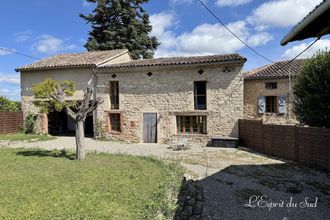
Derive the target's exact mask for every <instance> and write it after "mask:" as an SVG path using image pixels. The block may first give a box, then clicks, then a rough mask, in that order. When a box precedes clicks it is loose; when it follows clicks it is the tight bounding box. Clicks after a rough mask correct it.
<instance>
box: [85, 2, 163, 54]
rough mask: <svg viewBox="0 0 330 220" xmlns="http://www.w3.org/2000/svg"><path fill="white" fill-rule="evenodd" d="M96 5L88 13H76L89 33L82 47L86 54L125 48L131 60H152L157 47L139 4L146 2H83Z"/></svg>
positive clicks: (145, 14)
mask: <svg viewBox="0 0 330 220" xmlns="http://www.w3.org/2000/svg"><path fill="white" fill-rule="evenodd" d="M87 1H88V2H91V3H96V4H97V5H96V8H95V9H94V10H93V12H92V13H91V14H88V15H83V14H80V17H82V18H83V19H84V20H86V21H87V23H91V25H92V30H91V31H90V32H89V35H90V36H89V38H88V41H87V43H86V44H85V47H86V48H87V50H88V51H95V50H113V49H128V50H129V51H130V53H131V55H132V57H133V59H140V58H144V59H146V58H152V57H153V55H154V51H155V50H156V49H157V46H158V45H159V43H158V41H157V39H156V38H155V37H150V36H149V33H150V32H151V30H152V26H151V25H150V21H149V15H148V14H147V13H146V11H145V10H144V9H143V8H142V4H144V3H147V2H149V0H87Z"/></svg>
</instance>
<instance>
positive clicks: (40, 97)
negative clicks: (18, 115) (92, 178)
mask: <svg viewBox="0 0 330 220" xmlns="http://www.w3.org/2000/svg"><path fill="white" fill-rule="evenodd" d="M74 87H75V86H74V83H73V82H71V81H62V82H57V81H55V80H53V79H46V80H44V81H43V82H41V83H38V84H35V85H34V86H33V93H34V97H35V99H36V101H35V102H34V103H35V105H36V106H38V107H39V108H40V111H41V112H43V113H48V112H51V111H62V110H64V111H65V112H66V113H67V115H68V116H69V117H70V118H71V119H72V120H74V121H75V129H76V159H78V160H84V159H85V157H86V150H85V142H84V139H85V130H84V123H85V120H86V117H87V116H89V115H92V114H93V112H94V110H95V109H96V108H97V106H98V105H100V104H101V103H102V102H103V101H102V100H101V98H96V99H91V97H92V93H93V90H92V88H91V86H88V87H87V89H86V91H85V92H84V97H83V100H82V101H81V102H77V101H72V100H69V98H70V97H72V96H73V94H74V91H75V89H74Z"/></svg>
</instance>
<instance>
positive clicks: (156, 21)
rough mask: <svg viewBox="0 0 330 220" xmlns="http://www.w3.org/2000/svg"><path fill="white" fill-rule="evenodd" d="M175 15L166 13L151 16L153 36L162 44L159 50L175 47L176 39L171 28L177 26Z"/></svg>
mask: <svg viewBox="0 0 330 220" xmlns="http://www.w3.org/2000/svg"><path fill="white" fill-rule="evenodd" d="M174 20H175V19H174V15H173V14H170V13H166V12H161V13H159V14H153V15H151V16H150V23H151V24H152V32H151V33H150V35H151V36H155V37H156V38H157V39H158V41H159V42H160V43H161V45H160V46H159V49H161V50H162V48H170V47H172V46H174V45H175V43H176V39H175V34H174V32H173V31H171V30H169V29H170V28H172V27H174V26H175V25H176V23H175V21H174Z"/></svg>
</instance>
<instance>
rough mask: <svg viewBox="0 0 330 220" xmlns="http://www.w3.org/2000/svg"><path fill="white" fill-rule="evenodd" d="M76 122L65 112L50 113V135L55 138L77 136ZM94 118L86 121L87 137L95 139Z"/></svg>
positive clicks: (91, 117) (90, 117)
mask: <svg viewBox="0 0 330 220" xmlns="http://www.w3.org/2000/svg"><path fill="white" fill-rule="evenodd" d="M75 130H76V129H75V122H74V121H73V120H72V119H71V118H70V117H68V115H67V114H66V113H65V111H61V112H57V111H54V112H50V113H48V133H49V134H51V135H55V136H75ZM93 130H94V129H93V116H92V115H91V116H88V117H87V118H86V120H85V136H86V137H93V135H94V132H93Z"/></svg>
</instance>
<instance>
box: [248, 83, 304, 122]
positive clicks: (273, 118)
mask: <svg viewBox="0 0 330 220" xmlns="http://www.w3.org/2000/svg"><path fill="white" fill-rule="evenodd" d="M266 82H277V89H266V88H265V83H266ZM281 95H286V97H287V102H286V107H287V108H286V114H276V113H264V114H259V113H258V97H259V96H281ZM292 100H293V94H292V92H291V94H289V79H288V78H284V79H263V80H260V79H258V80H245V81H244V118H245V119H262V120H263V122H264V123H266V124H267V123H268V124H292V125H294V124H298V121H297V120H296V117H295V115H294V113H293V112H292V109H293V101H292Z"/></svg>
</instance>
